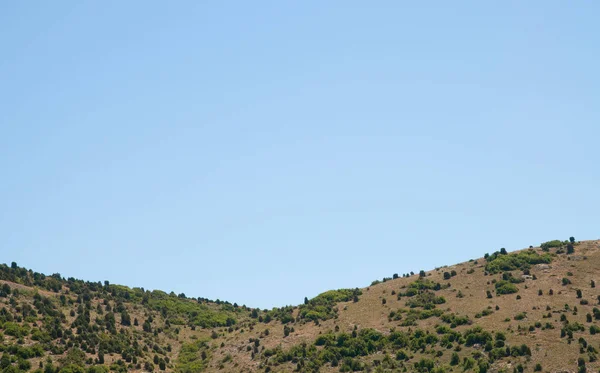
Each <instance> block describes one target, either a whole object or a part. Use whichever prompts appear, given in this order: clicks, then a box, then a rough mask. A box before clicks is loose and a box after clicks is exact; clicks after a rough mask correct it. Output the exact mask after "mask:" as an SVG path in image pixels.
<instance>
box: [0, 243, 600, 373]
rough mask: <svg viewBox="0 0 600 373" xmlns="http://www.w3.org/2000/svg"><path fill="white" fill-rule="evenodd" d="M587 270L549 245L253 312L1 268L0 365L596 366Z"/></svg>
mask: <svg viewBox="0 0 600 373" xmlns="http://www.w3.org/2000/svg"><path fill="white" fill-rule="evenodd" d="M4 259H9V258H4ZM599 270H600V241H581V242H576V241H575V240H574V239H572V240H571V241H568V240H567V241H549V242H546V243H544V244H542V245H540V247H530V248H528V249H523V250H520V251H515V252H510V253H509V252H507V251H506V250H504V249H501V250H499V251H497V252H493V253H492V252H490V254H489V255H488V254H486V255H485V256H484V257H482V258H478V259H473V260H469V261H467V262H464V263H460V264H456V265H453V266H448V267H442V268H436V269H434V270H430V271H427V272H425V271H418V273H410V274H401V275H397V274H394V275H393V276H391V277H389V278H384V279H383V280H381V281H374V282H373V283H372V284H371V286H369V287H366V288H363V289H340V290H332V291H329V292H325V293H323V294H320V295H318V296H317V297H315V298H313V299H305V300H304V302H303V303H302V304H300V305H299V306H296V307H284V308H275V309H272V310H259V309H251V308H248V307H245V306H242V305H238V304H235V303H233V304H232V303H229V302H222V301H212V300H208V299H203V298H188V297H186V296H185V295H184V294H174V293H166V292H161V291H152V292H150V291H146V290H144V289H143V288H128V287H126V286H122V285H114V284H110V283H109V282H103V283H101V282H86V281H82V280H77V279H74V278H63V277H62V276H61V275H60V274H53V275H49V276H47V275H43V274H40V273H36V272H33V271H31V270H27V269H25V268H21V267H19V266H18V265H17V264H16V263H12V264H11V265H10V266H7V265H0V340H2V344H1V345H0V354H1V357H0V370H1V371H2V372H19V371H38V372H47V373H53V372H108V371H115V372H125V371H156V372H159V371H167V372H171V371H176V372H201V371H205V372H293V371H296V372H348V371H365V372H464V371H467V372H502V371H505V372H514V371H516V372H534V371H542V372H577V371H579V372H584V371H588V372H597V371H599V369H600V362H598V361H597V355H598V349H600V325H599V324H600V305H599V302H600V290H598V289H599V288H597V287H596V281H597V280H599V279H598V278H597V276H598V273H599V272H598V271H599Z"/></svg>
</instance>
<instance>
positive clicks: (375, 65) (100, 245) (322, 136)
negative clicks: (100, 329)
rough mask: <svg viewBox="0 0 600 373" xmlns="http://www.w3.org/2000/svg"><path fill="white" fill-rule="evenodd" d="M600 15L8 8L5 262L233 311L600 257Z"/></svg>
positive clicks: (578, 7) (244, 7)
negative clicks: (457, 267) (513, 265)
mask: <svg viewBox="0 0 600 373" xmlns="http://www.w3.org/2000/svg"><path fill="white" fill-rule="evenodd" d="M599 12H600V4H599V3H598V2H593V1H581V2H568V3H567V2H564V1H527V2H523V1H501V2H500V1H498V2H487V1H486V2H482V1H452V2H449V1H433V2H400V1H378V2H364V1H346V0H344V1H333V0H332V1H326V2H324V1H298V2H294V1H287V2H286V1H251V2H250V1H183V0H182V1H177V2H164V1H146V0H144V1H134V0H132V1H126V2H123V1H102V2H98V1H59V2H14V1H13V2H2V3H1V4H0V48H1V51H2V52H0V57H1V58H0V263H2V262H4V263H10V262H12V261H15V262H17V263H18V264H19V265H21V266H24V267H27V268H32V269H33V270H35V271H38V272H42V273H46V274H52V273H56V272H58V273H60V274H61V275H63V276H64V277H76V278H82V279H85V280H90V281H104V280H109V281H110V282H111V283H120V284H125V285H128V286H132V287H133V286H138V287H144V288H145V289H162V290H165V291H168V292H169V291H174V292H176V293H181V292H183V293H185V294H186V295H187V296H193V297H205V298H210V299H221V300H227V301H230V302H232V303H233V302H237V303H238V304H240V305H241V304H245V305H248V306H251V307H260V308H270V307H273V306H284V305H288V304H299V303H301V302H302V300H303V299H304V297H305V296H307V297H309V298H310V297H314V296H316V295H317V294H319V293H321V292H323V291H326V290H329V289H335V288H354V287H365V286H368V285H369V284H370V283H371V282H372V281H373V280H375V279H381V278H383V277H391V276H392V275H393V274H394V273H400V274H402V273H406V272H410V271H414V272H418V271H419V270H420V269H425V270H429V269H433V268H434V267H438V266H442V265H447V264H453V263H458V262H462V261H466V260H468V259H471V258H477V257H481V256H483V254H484V253H486V252H493V251H495V250H499V249H500V248H501V247H505V248H507V249H508V250H516V249H520V248H523V247H528V246H529V245H539V244H540V243H541V242H543V241H547V240H551V239H567V238H568V237H570V236H575V238H576V239H582V240H583V239H598V238H600V237H599V235H600V231H599V224H598V223H599V216H600V193H598V191H599V190H600V173H599V172H598V171H599V165H600V152H599V148H598V141H599V139H600V105H598V104H599V102H600V70H599V68H598V66H599V65H598V61H599V60H600V47H599V45H600V23H598V22H597V21H598V14H599Z"/></svg>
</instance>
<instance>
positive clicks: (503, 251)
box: [500, 248, 508, 255]
mask: <svg viewBox="0 0 600 373" xmlns="http://www.w3.org/2000/svg"><path fill="white" fill-rule="evenodd" d="M500 254H502V255H506V254H508V253H507V252H506V249H505V248H501V249H500Z"/></svg>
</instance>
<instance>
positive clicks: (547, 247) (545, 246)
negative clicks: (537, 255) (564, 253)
mask: <svg viewBox="0 0 600 373" xmlns="http://www.w3.org/2000/svg"><path fill="white" fill-rule="evenodd" d="M562 245H563V243H562V241H561V240H552V241H547V242H544V243H542V244H541V245H540V247H541V248H542V250H544V251H549V250H550V249H551V248H553V247H562Z"/></svg>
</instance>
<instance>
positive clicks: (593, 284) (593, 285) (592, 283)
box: [590, 280, 596, 288]
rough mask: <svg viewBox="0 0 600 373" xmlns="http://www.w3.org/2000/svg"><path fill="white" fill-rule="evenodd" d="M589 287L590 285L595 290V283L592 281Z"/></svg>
mask: <svg viewBox="0 0 600 373" xmlns="http://www.w3.org/2000/svg"><path fill="white" fill-rule="evenodd" d="M590 285H591V286H592V287H593V288H595V287H596V281H594V280H592V281H591V282H590Z"/></svg>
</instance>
